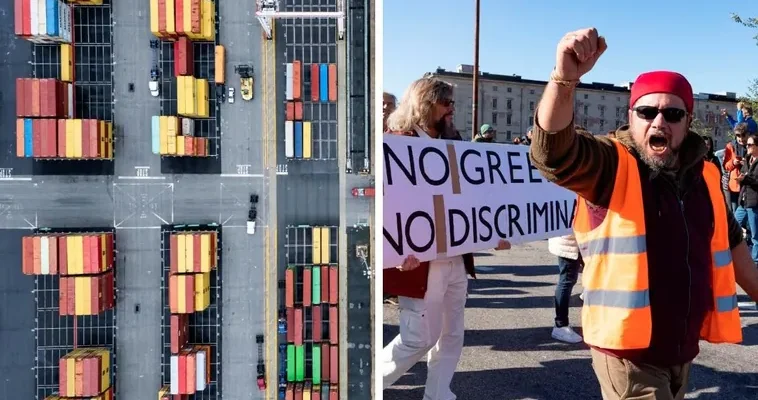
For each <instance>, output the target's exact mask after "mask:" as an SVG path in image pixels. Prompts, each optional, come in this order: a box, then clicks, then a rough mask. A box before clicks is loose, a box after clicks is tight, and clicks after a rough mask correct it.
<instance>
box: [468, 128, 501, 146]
mask: <svg viewBox="0 0 758 400" xmlns="http://www.w3.org/2000/svg"><path fill="white" fill-rule="evenodd" d="M495 135H496V134H495V130H494V129H492V127H491V126H490V125H489V124H484V125H482V127H481V128H479V133H477V134H476V135H474V138H473V139H472V141H474V142H483V143H491V142H494V141H495Z"/></svg>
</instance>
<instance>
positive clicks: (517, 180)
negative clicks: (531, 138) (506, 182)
mask: <svg viewBox="0 0 758 400" xmlns="http://www.w3.org/2000/svg"><path fill="white" fill-rule="evenodd" d="M507 154H508V169H509V171H510V173H511V183H524V180H523V179H522V178H516V173H515V172H516V171H518V170H521V169H524V167H523V166H521V165H520V164H518V163H517V162H514V161H513V158H514V157H518V156H520V155H521V153H519V152H518V151H509V152H508V153H507Z"/></svg>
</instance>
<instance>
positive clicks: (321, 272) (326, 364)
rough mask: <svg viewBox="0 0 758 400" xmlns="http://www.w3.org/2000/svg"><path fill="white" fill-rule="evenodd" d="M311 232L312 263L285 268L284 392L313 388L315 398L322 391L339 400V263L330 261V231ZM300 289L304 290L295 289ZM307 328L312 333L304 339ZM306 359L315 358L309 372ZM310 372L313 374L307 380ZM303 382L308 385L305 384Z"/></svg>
mask: <svg viewBox="0 0 758 400" xmlns="http://www.w3.org/2000/svg"><path fill="white" fill-rule="evenodd" d="M312 233H313V234H312V237H313V244H312V254H313V265H305V266H294V265H290V266H289V267H288V268H287V270H286V271H285V309H286V315H287V326H288V329H287V356H286V357H287V358H286V363H287V378H286V380H287V382H288V384H287V392H286V393H287V395H288V396H289V395H291V394H293V393H294V395H296V396H297V395H298V390H299V391H300V393H304V392H303V390H307V389H308V388H309V387H310V388H311V392H310V393H311V396H314V395H316V393H318V394H319V396H320V398H321V399H332V398H335V399H336V397H335V396H337V395H338V383H339V330H338V328H339V325H338V318H339V313H338V308H337V302H338V300H339V299H338V295H339V290H338V288H339V286H338V282H339V280H338V275H337V273H338V270H337V266H336V265H330V263H331V251H330V249H331V246H330V229H329V228H328V227H313V228H312ZM300 285H302V286H300ZM298 287H300V288H301V290H297V289H298ZM308 316H310V319H309V318H308ZM325 320H326V322H325ZM309 323H310V326H307V324H309ZM309 327H310V328H311V329H307V328H309ZM309 332H310V337H305V336H306V335H308V333H309ZM306 351H308V352H310V357H307V356H306ZM307 358H310V359H311V370H310V371H306V370H305V360H306V359H307ZM306 375H309V376H310V380H309V381H307V380H306ZM303 382H305V386H302V383H303ZM309 385H311V386H309Z"/></svg>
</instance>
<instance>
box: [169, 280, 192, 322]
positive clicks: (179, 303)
mask: <svg viewBox="0 0 758 400" xmlns="http://www.w3.org/2000/svg"><path fill="white" fill-rule="evenodd" d="M169 308H170V309H171V313H172V314H191V313H194V312H195V275H194V274H189V275H171V276H169Z"/></svg>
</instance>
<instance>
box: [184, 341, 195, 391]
mask: <svg viewBox="0 0 758 400" xmlns="http://www.w3.org/2000/svg"><path fill="white" fill-rule="evenodd" d="M185 357H186V358H187V378H186V382H187V386H186V387H185V393H186V394H194V393H195V384H196V383H197V360H196V359H195V353H192V352H191V351H190V350H187V352H186V354H185Z"/></svg>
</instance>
